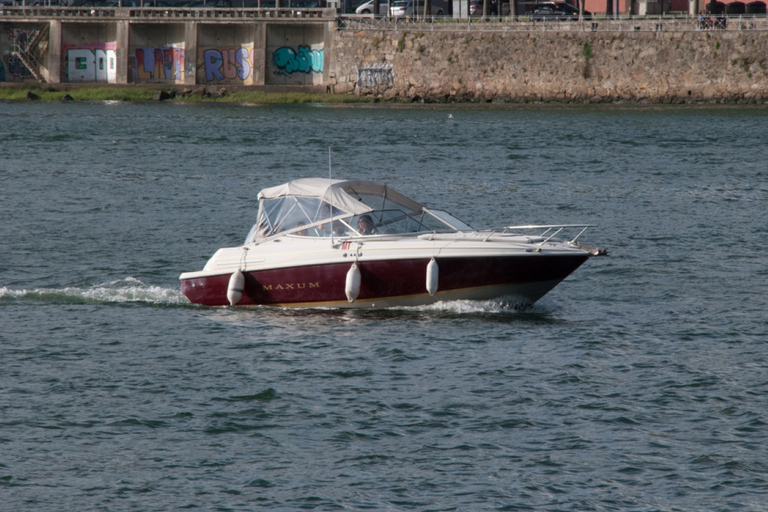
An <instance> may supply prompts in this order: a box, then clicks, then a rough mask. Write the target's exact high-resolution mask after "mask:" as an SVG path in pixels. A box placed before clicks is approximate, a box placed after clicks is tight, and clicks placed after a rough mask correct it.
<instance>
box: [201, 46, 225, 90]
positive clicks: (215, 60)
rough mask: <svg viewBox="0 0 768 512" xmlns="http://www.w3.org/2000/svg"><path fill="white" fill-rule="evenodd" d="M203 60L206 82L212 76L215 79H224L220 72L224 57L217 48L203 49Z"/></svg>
mask: <svg viewBox="0 0 768 512" xmlns="http://www.w3.org/2000/svg"><path fill="white" fill-rule="evenodd" d="M203 62H205V81H206V82H211V81H212V80H213V79H214V78H215V79H216V80H224V75H223V74H222V72H221V67H222V66H223V65H224V57H222V55H221V52H220V51H219V50H205V51H204V52H203Z"/></svg>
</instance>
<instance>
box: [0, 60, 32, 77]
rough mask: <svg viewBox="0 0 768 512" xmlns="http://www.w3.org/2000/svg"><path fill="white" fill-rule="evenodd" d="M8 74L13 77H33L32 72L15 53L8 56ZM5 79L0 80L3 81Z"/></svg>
mask: <svg viewBox="0 0 768 512" xmlns="http://www.w3.org/2000/svg"><path fill="white" fill-rule="evenodd" d="M8 74H9V75H11V76H12V77H14V78H17V79H21V80H27V79H28V78H34V75H33V74H32V72H31V71H30V70H29V69H27V66H25V65H24V63H23V62H22V61H21V59H20V58H18V57H16V56H15V55H11V56H10V57H8ZM4 81H5V80H0V82H4Z"/></svg>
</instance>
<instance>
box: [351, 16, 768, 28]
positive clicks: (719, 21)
mask: <svg viewBox="0 0 768 512" xmlns="http://www.w3.org/2000/svg"><path fill="white" fill-rule="evenodd" d="M338 28H339V30H365V29H368V30H388V31H413V32H695V31H703V30H712V31H722V30H727V31H742V30H752V31H768V18H766V16H765V15H757V16H752V15H737V16H734V15H731V16H710V15H704V16H698V17H688V16H684V17H678V16H642V17H640V16H632V17H624V18H605V17H603V18H600V17H595V16H593V17H592V19H589V20H583V21H577V20H574V21H539V20H536V21H533V20H530V19H529V18H528V17H527V16H518V17H512V16H505V17H501V18H499V17H489V18H486V19H485V20H483V19H481V18H470V19H465V20H454V19H453V18H449V17H437V16H432V17H427V19H426V20H425V19H408V18H387V17H379V18H374V17H372V16H342V17H340V18H339V24H338Z"/></svg>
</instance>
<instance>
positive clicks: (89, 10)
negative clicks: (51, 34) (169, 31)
mask: <svg viewBox="0 0 768 512" xmlns="http://www.w3.org/2000/svg"><path fill="white" fill-rule="evenodd" d="M336 16H337V13H336V9H327V8H324V9H316V8H313V9H303V8H295V7H294V8H291V9H257V8H254V9H250V8H249V9H237V8H235V9H231V8H227V9H222V8H169V7H140V8H137V7H122V8H120V7H42V6H40V7H0V19H20V18H25V19H40V20H50V19H63V20H68V19H73V20H74V19H84V18H110V19H128V20H130V19H147V18H153V19H173V18H186V19H190V20H194V19H207V20H209V19H222V20H232V19H242V20H255V19H277V18H291V19H296V18H299V19H306V18H314V19H324V20H335V19H336Z"/></svg>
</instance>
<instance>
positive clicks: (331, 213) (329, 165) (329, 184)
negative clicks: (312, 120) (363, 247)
mask: <svg viewBox="0 0 768 512" xmlns="http://www.w3.org/2000/svg"><path fill="white" fill-rule="evenodd" d="M331 185H333V171H332V168H331V146H328V187H329V188H330V186H331ZM328 206H329V208H330V210H329V211H328V214H329V215H330V216H331V247H333V205H332V204H329V205H328Z"/></svg>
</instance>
